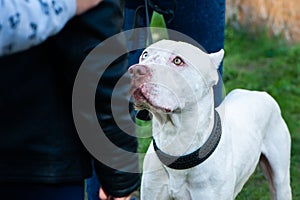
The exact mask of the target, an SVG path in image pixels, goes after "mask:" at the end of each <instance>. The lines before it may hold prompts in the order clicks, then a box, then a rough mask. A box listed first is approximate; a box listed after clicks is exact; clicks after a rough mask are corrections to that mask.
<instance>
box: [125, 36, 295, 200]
mask: <svg viewBox="0 0 300 200" xmlns="http://www.w3.org/2000/svg"><path fill="white" fill-rule="evenodd" d="M223 54H224V51H223V50H221V51H219V52H217V53H212V54H207V53H205V52H203V51H201V50H200V49H198V48H196V47H194V46H192V45H190V44H187V43H183V42H175V41H170V40H162V41H160V42H157V43H155V44H153V45H151V46H150V47H148V48H147V49H146V50H145V51H144V52H143V54H142V55H141V57H140V62H139V64H136V65H133V66H131V67H130V68H129V73H130V74H131V76H132V90H131V92H132V96H133V98H134V100H135V106H136V108H137V109H147V110H149V111H150V112H151V113H152V114H153V141H152V143H151V144H150V146H149V149H148V151H147V153H146V156H145V160H144V166H143V177H142V185H141V198H142V199H146V200H148V199H149V200H154V199H157V200H164V199H178V200H187V199H194V200H199V199H200V200H224V199H226V200H227V199H228V200H229V199H230V200H231V199H234V198H235V197H236V196H237V194H238V193H239V192H240V191H241V189H242V187H243V185H244V184H245V182H246V181H247V180H248V178H249V177H250V175H251V174H252V173H253V172H254V170H255V168H256V166H257V164H258V163H260V164H261V166H262V168H263V171H264V174H265V176H266V178H267V180H268V182H269V186H270V191H271V197H272V199H276V200H290V199H292V195H291V188H290V172H289V165H290V145H291V141H290V134H289V131H288V128H287V126H286V124H285V122H284V120H283V119H282V117H281V113H280V108H279V106H278V105H277V103H276V102H275V100H274V99H273V98H272V97H271V96H270V95H268V94H267V93H265V92H257V91H247V90H242V89H237V90H234V91H232V92H230V93H229V94H228V95H227V96H226V98H225V99H224V101H223V103H222V104H221V105H220V106H219V107H217V108H215V107H214V100H213V85H215V84H216V83H217V81H218V72H217V68H218V67H217V66H219V64H220V62H221V61H222V59H223Z"/></svg>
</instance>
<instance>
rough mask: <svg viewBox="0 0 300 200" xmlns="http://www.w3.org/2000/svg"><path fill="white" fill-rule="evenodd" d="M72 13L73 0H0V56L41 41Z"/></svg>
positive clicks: (60, 27) (74, 5)
mask: <svg viewBox="0 0 300 200" xmlns="http://www.w3.org/2000/svg"><path fill="white" fill-rule="evenodd" d="M75 11H76V1H75V0H0V56H3V55H7V54H11V53H15V52H18V51H22V50H25V49H28V48H29V47H31V46H34V45H37V44H39V43H41V42H43V41H44V40H46V39H47V38H48V37H49V36H52V35H54V34H56V33H57V32H59V31H60V30H61V29H62V28H63V27H64V25H65V24H66V22H67V21H68V20H69V19H70V18H72V17H73V16H74V15H75Z"/></svg>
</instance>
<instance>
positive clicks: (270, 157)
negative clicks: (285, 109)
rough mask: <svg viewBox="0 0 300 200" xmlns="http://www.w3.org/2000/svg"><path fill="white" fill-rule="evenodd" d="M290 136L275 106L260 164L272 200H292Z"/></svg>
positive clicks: (267, 128) (267, 129)
mask: <svg viewBox="0 0 300 200" xmlns="http://www.w3.org/2000/svg"><path fill="white" fill-rule="evenodd" d="M290 148H291V140H290V134H289V131H288V128H287V125H286V124H285V122H284V120H283V119H282V117H281V114H280V110H279V107H278V106H277V105H275V106H274V112H273V113H272V115H271V116H270V119H269V123H268V125H267V127H266V135H265V138H264V141H263V147H262V156H261V159H260V164H261V166H262V168H263V171H264V173H265V176H266V178H267V179H268V181H269V183H270V190H271V194H272V200H291V199H292V193H291V187H290Z"/></svg>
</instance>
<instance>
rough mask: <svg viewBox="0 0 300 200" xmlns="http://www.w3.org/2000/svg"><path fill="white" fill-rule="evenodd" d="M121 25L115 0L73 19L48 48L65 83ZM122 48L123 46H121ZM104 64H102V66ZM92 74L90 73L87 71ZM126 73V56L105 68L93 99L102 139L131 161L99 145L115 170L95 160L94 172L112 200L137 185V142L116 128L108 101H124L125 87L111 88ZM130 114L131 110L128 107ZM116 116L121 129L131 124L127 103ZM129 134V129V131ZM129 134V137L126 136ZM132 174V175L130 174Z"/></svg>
mask: <svg viewBox="0 0 300 200" xmlns="http://www.w3.org/2000/svg"><path fill="white" fill-rule="evenodd" d="M122 25H123V12H122V9H121V8H120V3H119V1H118V0H105V1H103V2H102V3H101V4H100V5H99V6H97V7H95V8H93V9H92V10H90V11H89V12H87V13H85V14H83V15H81V16H78V17H75V18H73V19H72V20H71V21H70V22H69V23H68V24H67V26H66V27H65V28H64V30H63V31H62V32H61V33H60V34H58V35H57V36H56V37H55V40H54V41H53V42H52V44H55V45H56V46H57V47H58V48H57V51H58V54H59V55H60V56H61V58H62V59H61V61H62V62H66V64H65V65H64V68H65V69H64V71H65V74H66V76H67V77H68V79H70V81H71V82H73V81H74V80H73V79H74V77H75V76H76V73H77V70H78V67H79V65H80V64H81V63H82V61H83V60H84V58H85V57H86V56H87V54H88V53H89V52H90V51H91V50H92V49H94V48H95V47H96V46H97V45H98V44H100V45H102V43H101V42H102V41H103V40H105V39H107V38H109V37H110V36H113V35H115V34H117V33H119V32H120V31H121V28H122ZM120 45H121V44H117V43H115V44H114V45H113V47H112V48H118V47H119V46H120ZM123 46H124V45H123ZM114 52H115V51H113V49H112V51H108V52H105V55H99V56H100V57H101V58H103V59H101V58H100V60H102V61H101V64H100V65H101V66H99V67H106V66H105V57H110V56H113V55H112V54H114ZM102 62H104V63H102ZM91 70H93V69H91ZM126 71H127V55H123V56H121V57H119V58H118V59H117V60H116V61H114V62H113V64H111V65H109V67H107V69H106V70H105V72H104V73H103V75H102V76H101V79H100V81H99V83H98V86H97V90H96V95H95V108H96V114H97V117H98V121H99V124H100V126H101V128H102V130H103V132H104V133H105V135H106V137H107V138H108V139H109V140H110V141H111V142H112V143H113V144H115V145H116V146H118V148H121V149H123V150H126V151H127V152H132V155H133V156H131V157H125V155H123V154H122V153H120V151H118V149H116V148H110V147H109V145H107V146H106V144H105V143H101V144H99V145H101V147H99V148H100V149H101V152H104V153H103V156H109V159H110V160H111V162H112V163H113V165H114V166H119V167H117V168H115V167H111V166H107V165H106V164H105V163H101V162H99V161H97V160H96V159H95V162H94V163H95V170H96V172H97V175H98V177H99V180H100V183H101V185H102V187H103V188H104V190H105V191H106V192H107V193H108V194H110V195H113V196H115V197H121V196H127V195H129V194H130V193H132V192H133V191H134V190H135V189H137V188H138V186H139V184H140V174H139V173H137V172H138V170H139V164H138V156H137V154H136V153H135V152H136V151H137V139H136V137H134V136H131V135H129V134H127V133H125V132H124V131H123V130H121V129H120V128H119V126H118V125H117V124H116V122H115V120H114V118H113V115H112V106H111V97H112V93H113V92H114V94H116V95H115V96H116V98H117V101H126V100H125V96H124V93H126V91H125V90H128V87H120V88H118V89H116V88H115V84H116V83H117V82H118V80H119V79H120V78H121V77H122V76H123V75H124V73H125V72H126ZM129 108H130V110H131V111H132V106H129ZM114 109H115V110H116V111H117V113H118V119H119V120H118V121H119V123H121V124H122V126H123V125H124V126H126V124H131V123H130V122H132V118H131V116H130V115H128V102H127V104H126V106H124V104H116V105H114ZM129 129H130V130H131V131H132V132H134V130H132V129H131V128H129ZM130 134H132V133H130ZM132 172H136V173H132Z"/></svg>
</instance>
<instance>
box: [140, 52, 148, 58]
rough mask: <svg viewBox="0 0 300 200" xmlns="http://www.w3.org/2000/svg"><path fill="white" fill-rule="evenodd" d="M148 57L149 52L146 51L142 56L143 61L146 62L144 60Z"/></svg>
mask: <svg viewBox="0 0 300 200" xmlns="http://www.w3.org/2000/svg"><path fill="white" fill-rule="evenodd" d="M147 57H148V52H147V51H145V52H144V53H143V54H142V56H141V59H142V60H144V59H146V58H147Z"/></svg>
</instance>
